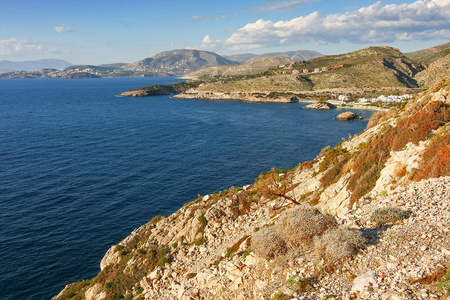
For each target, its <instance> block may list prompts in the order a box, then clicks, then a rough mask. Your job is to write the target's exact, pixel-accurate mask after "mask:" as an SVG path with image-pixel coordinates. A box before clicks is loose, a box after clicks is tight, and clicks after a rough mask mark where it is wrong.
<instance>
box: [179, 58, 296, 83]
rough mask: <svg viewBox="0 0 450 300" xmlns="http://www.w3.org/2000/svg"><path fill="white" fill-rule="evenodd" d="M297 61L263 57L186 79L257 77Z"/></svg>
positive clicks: (210, 69) (216, 68) (187, 75)
mask: <svg viewBox="0 0 450 300" xmlns="http://www.w3.org/2000/svg"><path fill="white" fill-rule="evenodd" d="M294 62H295V60H293V59H289V58H284V57H262V58H257V59H254V60H252V61H250V62H246V63H242V64H239V65H225V66H218V67H211V68H206V69H202V70H199V71H196V72H192V73H189V74H186V75H185V76H184V77H185V78H196V77H202V76H219V77H227V76H231V77H232V76H245V75H255V74H259V73H263V72H265V71H267V70H268V69H269V68H276V67H277V66H279V65H286V64H293V63H294Z"/></svg>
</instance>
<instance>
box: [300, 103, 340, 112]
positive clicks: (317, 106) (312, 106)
mask: <svg viewBox="0 0 450 300" xmlns="http://www.w3.org/2000/svg"><path fill="white" fill-rule="evenodd" d="M335 107H336V106H334V105H333V104H330V103H328V102H316V103H311V104H308V105H306V106H305V108H308V109H315V110H330V109H332V108H335Z"/></svg>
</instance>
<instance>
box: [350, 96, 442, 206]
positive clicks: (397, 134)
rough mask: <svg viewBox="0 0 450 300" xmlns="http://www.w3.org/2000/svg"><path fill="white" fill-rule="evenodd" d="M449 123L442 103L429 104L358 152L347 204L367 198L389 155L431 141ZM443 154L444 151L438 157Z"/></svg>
mask: <svg viewBox="0 0 450 300" xmlns="http://www.w3.org/2000/svg"><path fill="white" fill-rule="evenodd" d="M449 120H450V112H449V111H448V109H447V108H446V106H445V104H444V103H442V102H430V103H428V104H426V105H425V106H424V107H423V108H422V109H421V110H419V111H417V112H416V113H415V114H413V115H411V116H409V117H405V118H403V119H401V120H399V121H398V123H397V126H394V127H390V128H388V129H387V130H386V131H385V132H384V133H382V134H381V135H380V136H379V137H378V138H377V139H375V140H374V141H373V142H372V143H371V144H370V145H369V146H368V147H367V148H365V149H363V150H361V152H360V153H359V155H358V156H357V157H356V159H355V160H354V163H353V172H354V173H353V175H352V176H351V177H350V180H349V184H348V188H349V190H350V191H352V196H351V198H350V204H351V205H352V204H353V203H354V202H355V201H356V200H358V199H359V198H361V197H362V196H364V195H365V194H367V193H368V192H369V191H370V190H372V189H373V187H374V186H375V184H376V182H377V180H378V178H379V177H380V171H381V170H382V169H383V167H384V164H385V162H386V160H387V158H388V157H389V154H390V151H398V150H401V149H403V148H404V147H405V146H406V144H408V143H409V142H412V143H414V144H418V143H419V142H420V141H423V140H426V139H427V138H429V137H431V135H432V131H433V130H435V129H437V128H439V127H440V126H442V125H444V124H445V123H446V122H449ZM441 154H442V155H444V154H445V151H444V152H443V153H441Z"/></svg>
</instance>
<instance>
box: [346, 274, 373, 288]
mask: <svg viewBox="0 0 450 300" xmlns="http://www.w3.org/2000/svg"><path fill="white" fill-rule="evenodd" d="M376 284H377V279H376V273H375V272H374V271H368V272H366V273H364V274H362V275H361V276H359V277H356V278H355V280H353V285H352V289H351V291H352V292H364V288H366V287H369V286H375V285H376Z"/></svg>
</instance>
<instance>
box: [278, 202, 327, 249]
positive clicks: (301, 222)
mask: <svg viewBox="0 0 450 300" xmlns="http://www.w3.org/2000/svg"><path fill="white" fill-rule="evenodd" d="M335 226H336V222H335V221H334V220H333V219H332V218H331V217H329V216H327V215H324V214H322V213H321V212H320V211H319V210H318V209H316V208H312V207H309V206H296V207H294V208H292V209H289V210H286V211H284V212H283V213H282V214H281V215H280V217H279V219H278V222H277V224H276V232H277V233H278V234H279V236H280V237H281V238H283V239H284V240H285V241H286V243H287V245H288V246H289V247H290V248H291V249H297V248H305V249H308V248H310V247H312V245H313V238H314V236H316V235H320V234H322V233H323V232H324V231H325V230H326V229H328V228H332V227H335Z"/></svg>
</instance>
